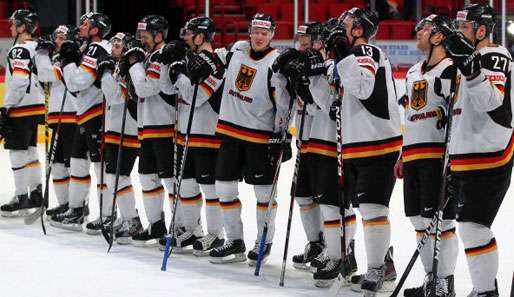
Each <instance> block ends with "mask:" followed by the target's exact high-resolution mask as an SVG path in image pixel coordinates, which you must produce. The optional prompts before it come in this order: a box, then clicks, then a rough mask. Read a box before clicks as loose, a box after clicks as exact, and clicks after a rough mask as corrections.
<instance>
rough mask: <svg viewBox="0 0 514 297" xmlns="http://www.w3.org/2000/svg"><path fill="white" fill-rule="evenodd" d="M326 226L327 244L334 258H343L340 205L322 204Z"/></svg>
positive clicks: (329, 255)
mask: <svg viewBox="0 0 514 297" xmlns="http://www.w3.org/2000/svg"><path fill="white" fill-rule="evenodd" d="M320 209H321V215H322V216H323V220H324V223H323V227H324V228H325V233H324V236H325V246H326V248H327V255H328V257H329V258H330V259H332V260H339V259H341V213H340V210H339V206H333V205H327V204H320Z"/></svg>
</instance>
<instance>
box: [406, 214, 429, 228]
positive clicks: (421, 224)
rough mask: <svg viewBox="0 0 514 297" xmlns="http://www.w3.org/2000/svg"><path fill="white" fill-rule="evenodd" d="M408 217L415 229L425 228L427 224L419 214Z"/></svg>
mask: <svg viewBox="0 0 514 297" xmlns="http://www.w3.org/2000/svg"><path fill="white" fill-rule="evenodd" d="M409 219H410V222H411V223H412V226H414V229H416V231H422V230H425V229H426V228H427V226H428V225H427V223H426V221H425V219H424V218H423V217H421V216H419V215H418V216H412V217H409Z"/></svg>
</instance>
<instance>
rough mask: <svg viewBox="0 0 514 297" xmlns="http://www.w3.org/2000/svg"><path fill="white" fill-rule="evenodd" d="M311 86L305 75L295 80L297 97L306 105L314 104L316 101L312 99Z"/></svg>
mask: <svg viewBox="0 0 514 297" xmlns="http://www.w3.org/2000/svg"><path fill="white" fill-rule="evenodd" d="M309 84H310V81H309V78H307V77H306V76H305V75H301V76H299V77H297V78H295V79H294V80H293V85H294V89H295V91H296V95H297V96H298V97H300V99H302V101H303V102H304V103H306V104H313V103H314V99H313V98H312V94H311V91H310V90H309Z"/></svg>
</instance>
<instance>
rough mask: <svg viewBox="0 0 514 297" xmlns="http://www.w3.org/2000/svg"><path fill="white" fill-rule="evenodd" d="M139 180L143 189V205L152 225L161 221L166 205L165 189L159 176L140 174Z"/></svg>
mask: <svg viewBox="0 0 514 297" xmlns="http://www.w3.org/2000/svg"><path fill="white" fill-rule="evenodd" d="M139 180H140V182H141V188H142V189H143V205H144V206H145V213H146V217H147V219H148V222H150V224H153V223H155V222H157V221H160V220H161V214H162V208H163V204H164V187H163V186H162V184H161V179H160V178H159V176H157V174H140V175H139Z"/></svg>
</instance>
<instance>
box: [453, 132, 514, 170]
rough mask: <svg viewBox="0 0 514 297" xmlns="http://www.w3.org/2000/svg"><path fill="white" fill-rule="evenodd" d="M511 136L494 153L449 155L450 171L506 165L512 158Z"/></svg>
mask: <svg viewBox="0 0 514 297" xmlns="http://www.w3.org/2000/svg"><path fill="white" fill-rule="evenodd" d="M513 148H514V146H513V138H512V137H511V139H510V141H509V144H508V145H507V147H506V148H505V150H503V151H498V152H494V153H480V154H463V155H452V156H450V160H451V161H450V165H451V169H452V171H461V172H462V171H472V170H483V169H493V168H498V167H501V166H504V165H506V164H507V163H509V162H510V160H511V159H512V153H513Z"/></svg>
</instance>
